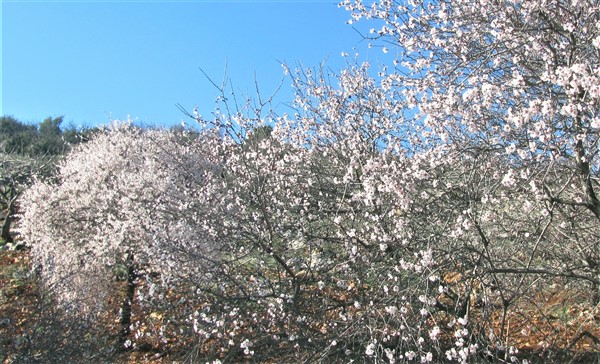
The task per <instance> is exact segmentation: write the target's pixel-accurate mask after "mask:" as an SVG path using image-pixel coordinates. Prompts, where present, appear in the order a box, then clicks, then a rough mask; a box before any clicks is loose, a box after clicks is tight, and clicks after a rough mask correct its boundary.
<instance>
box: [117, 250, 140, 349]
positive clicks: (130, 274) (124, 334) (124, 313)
mask: <svg viewBox="0 0 600 364" xmlns="http://www.w3.org/2000/svg"><path fill="white" fill-rule="evenodd" d="M126 265H127V291H126V294H125V299H123V304H122V305H121V320H120V323H121V332H120V333H119V339H118V343H117V345H118V348H117V349H119V350H128V349H130V348H129V347H127V346H126V343H127V340H128V339H129V335H130V334H131V305H132V303H133V299H134V296H135V288H136V279H137V274H136V267H135V261H134V259H133V253H131V252H130V253H128V254H127V261H126Z"/></svg>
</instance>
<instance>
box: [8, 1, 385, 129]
mask: <svg viewBox="0 0 600 364" xmlns="http://www.w3.org/2000/svg"><path fill="white" fill-rule="evenodd" d="M0 2H2V5H1V6H2V10H1V11H2V14H1V15H2V74H1V78H2V104H1V105H0V115H12V116H14V117H16V118H17V119H19V120H22V121H27V122H40V121H42V120H43V119H44V118H46V117H48V116H60V115H64V116H65V123H67V124H68V123H73V124H75V125H97V124H105V123H106V122H108V121H109V120H110V119H124V118H126V117H127V115H130V116H131V117H132V118H134V119H137V120H138V121H139V122H142V123H145V124H151V125H173V124H179V123H181V121H182V120H184V119H185V117H184V116H183V115H182V113H181V112H180V111H179V110H178V109H177V107H176V106H175V104H181V105H182V106H184V107H185V108H187V109H188V110H192V109H193V108H194V107H195V106H196V105H197V106H198V108H199V110H200V112H201V113H202V114H204V115H208V114H210V112H211V111H212V110H213V109H214V99H215V97H216V96H217V94H218V92H217V91H216V90H215V89H214V88H213V86H212V85H211V84H210V82H209V81H208V80H207V79H206V78H205V77H204V76H203V74H202V72H201V71H200V68H202V69H203V70H204V71H205V72H206V73H207V74H208V75H210V76H211V77H212V78H213V79H215V80H217V81H221V80H222V78H223V75H224V69H225V65H227V68H228V71H227V75H228V77H229V78H230V79H231V80H232V81H233V84H234V86H235V89H236V90H237V92H238V93H239V94H240V95H244V94H245V95H252V93H253V90H254V74H256V78H257V80H258V82H259V85H260V89H261V90H262V92H263V93H271V92H272V91H274V90H275V88H276V86H277V85H278V84H279V83H280V81H281V80H282V78H283V72H282V67H281V66H280V63H279V62H278V61H284V62H287V63H288V64H290V65H296V64H298V63H302V64H303V65H305V66H317V65H318V64H319V63H320V62H322V61H324V60H326V64H327V65H328V66H329V67H331V68H332V69H334V70H337V69H340V68H341V67H342V66H343V65H344V63H345V60H344V59H343V58H342V57H341V53H342V51H346V52H349V53H350V54H353V53H354V51H353V48H357V49H360V52H361V58H365V59H367V58H368V57H369V53H371V56H372V57H377V56H376V55H375V54H376V53H377V54H378V55H379V54H381V51H380V50H379V51H377V50H376V49H367V47H366V44H365V42H364V41H362V38H361V37H360V36H359V34H358V33H357V32H356V31H355V30H354V29H353V28H352V26H350V25H348V24H346V21H347V20H348V19H349V17H350V14H349V13H347V12H346V11H345V10H344V9H341V8H338V7H337V2H336V1H335V0H334V1H328V0H314V1H310V0H306V1H256V0H254V1H250V0H248V1H202V0H195V1H193V0H189V1H168V0H164V1H108V0H96V1H86V0H79V1H53V0H46V1H27V0H0ZM369 26H370V25H369V24H366V25H365V27H366V28H368V27H369ZM366 28H365V29H366ZM374 63H375V62H374ZM289 83H290V81H289V80H286V81H285V84H284V89H283V90H282V91H281V93H280V94H279V97H278V102H281V103H285V102H288V101H290V100H291V92H290V87H289ZM277 110H278V111H280V112H284V111H289V110H287V109H286V108H285V107H284V106H282V105H280V106H279V107H278V109H277Z"/></svg>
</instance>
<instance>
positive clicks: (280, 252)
mask: <svg viewBox="0 0 600 364" xmlns="http://www.w3.org/2000/svg"><path fill="white" fill-rule="evenodd" d="M341 6H343V7H345V8H346V9H347V10H348V11H350V12H351V14H352V19H353V21H363V20H365V19H366V20H369V21H372V22H373V23H374V24H377V25H378V28H375V29H373V30H372V32H371V34H370V35H366V37H367V38H370V41H371V42H372V43H373V45H374V46H375V47H377V46H380V45H384V46H385V50H386V51H387V53H389V54H395V55H396V59H395V61H394V62H393V64H390V65H387V66H385V65H382V67H381V70H380V72H379V73H378V74H377V75H375V74H374V72H373V69H372V67H371V66H370V65H369V64H367V63H362V64H360V63H358V62H351V61H350V62H349V63H348V67H347V68H346V69H345V70H343V71H341V72H340V73H339V74H331V73H327V72H325V71H324V70H323V69H295V70H293V69H289V68H287V67H286V72H287V73H288V74H289V77H290V78H291V80H292V83H293V87H294V89H295V91H296V94H295V95H296V98H295V100H294V103H293V105H292V106H293V110H294V112H293V113H290V114H283V115H276V114H274V113H273V112H271V111H270V110H268V108H269V107H270V106H271V105H270V102H269V101H268V100H267V101H263V100H262V99H261V98H260V97H258V98H257V101H256V102H252V101H249V102H247V103H245V104H243V105H241V104H237V103H236V102H235V101H232V102H230V101H228V100H227V98H225V94H226V92H227V90H226V89H225V87H223V88H222V89H221V92H222V93H223V97H222V98H221V99H220V102H219V104H218V107H217V110H216V111H215V113H214V115H213V117H211V118H210V119H207V118H202V117H201V116H199V115H190V116H192V117H194V118H195V119H196V121H197V122H198V123H199V126H200V128H201V130H202V133H200V134H197V133H188V134H184V135H176V134H172V133H167V132H158V131H144V132H141V131H139V130H135V129H131V128H130V127H118V128H116V129H114V130H112V131H110V132H107V133H106V134H104V135H102V136H100V137H98V138H97V139H95V140H94V141H92V142H91V143H90V144H88V145H86V146H85V147H82V148H81V149H79V150H78V151H76V152H74V153H73V154H71V156H70V157H69V158H68V160H67V162H66V163H65V164H64V165H63V167H62V168H61V171H60V174H59V176H58V177H57V181H56V183H52V184H49V183H38V184H36V185H35V186H34V187H33V188H32V189H31V191H30V192H29V194H28V195H27V200H26V201H27V202H24V206H26V207H25V212H24V215H23V218H22V221H21V232H22V234H23V235H24V236H27V239H28V241H29V242H30V244H31V245H32V252H33V254H34V256H35V257H36V259H37V262H38V263H39V264H40V266H41V274H42V276H43V277H44V278H45V280H46V282H47V283H48V285H49V287H52V288H53V289H54V290H55V291H56V293H57V294H58V295H59V296H60V297H62V298H63V299H64V300H65V302H69V303H70V304H73V303H74V302H79V301H82V302H83V303H84V307H88V308H93V307H95V305H96V304H98V303H99V302H101V300H100V299H99V298H100V297H101V296H102V295H101V294H100V293H106V288H105V287H106V286H103V285H102V284H100V282H104V281H106V280H107V279H110V277H111V275H110V274H109V273H110V271H111V269H113V268H114V267H115V264H121V265H123V264H124V266H126V267H133V268H134V269H133V271H132V272H133V274H129V275H128V277H130V278H137V280H136V279H132V281H131V284H130V287H132V289H133V288H136V287H137V286H136V285H137V284H138V283H139V282H140V281H142V280H143V281H144V287H145V288H147V290H145V291H143V292H142V291H140V294H139V295H138V297H137V301H136V302H140V304H141V305H146V306H145V307H148V309H149V310H150V311H159V310H160V309H161V307H162V306H161V305H162V304H164V302H163V298H164V297H165V294H166V293H168V292H169V291H172V290H173V289H175V288H174V287H178V288H182V287H185V288H186V289H188V290H187V291H186V293H185V295H184V297H182V298H181V303H182V304H180V305H179V310H180V311H181V310H183V311H184V312H183V315H184V316H186V325H187V328H186V329H187V330H189V332H193V335H195V337H196V339H197V340H198V341H197V352H198V353H200V354H201V356H202V358H203V359H205V360H213V359H214V360H222V361H235V360H241V358H243V357H246V358H252V360H256V361H261V360H267V359H268V358H273V357H277V358H280V359H281V361H300V360H302V361H306V362H313V361H316V362H318V361H325V360H340V361H350V360H374V361H380V362H388V363H397V362H410V361H420V362H439V361H445V360H448V361H458V362H469V361H472V362H477V361H480V360H482V358H484V357H485V358H498V359H500V360H504V361H510V360H516V358H514V354H515V350H514V349H513V348H511V340H513V339H515V338H514V337H512V336H511V335H508V334H507V333H509V332H511V331H510V330H509V329H511V328H509V327H508V322H509V321H508V320H509V317H510V315H511V313H514V312H517V310H518V309H519V308H520V307H522V305H523V304H530V305H535V304H536V303H537V301H539V300H542V299H543V298H544V297H545V296H544V294H545V291H547V289H548V287H551V286H552V287H555V286H556V285H557V284H561V285H562V286H563V287H565V289H573V291H576V290H577V289H579V291H580V292H581V291H582V290H583V289H581V288H578V287H579V286H585V287H591V290H589V292H591V294H589V295H588V296H589V297H588V298H589V302H590V307H591V308H593V307H595V305H596V304H597V303H598V297H599V292H600V291H599V290H600V288H599V285H600V270H599V269H600V268H599V267H600V265H599V263H600V255H599V253H600V252H599V251H598V247H597V241H598V233H597V231H598V224H599V222H600V218H599V216H600V202H599V201H598V197H597V195H596V193H597V189H598V184H597V178H598V155H597V154H598V129H599V128H600V115H598V114H599V111H598V107H599V98H600V89H599V85H600V79H599V78H600V75H599V73H600V61H599V58H600V57H599V53H600V31H599V29H598V25H597V24H598V23H599V21H600V19H599V17H600V9H599V5H598V4H597V2H595V1H560V0H559V1H542V0H531V1H483V0H480V1H475V0H471V1H466V0H465V1H462V0H459V1H376V2H374V3H372V4H365V3H363V2H361V1H350V0H348V1H344V2H343V3H342V4H341ZM361 19H362V20H361ZM39 219H42V220H39ZM38 221H40V222H41V223H40V222H38ZM72 287H77V289H76V290H74V289H72ZM91 290H95V291H94V292H92V291H91ZM131 292H132V293H131V294H130V295H129V296H128V298H127V300H126V302H131V301H132V300H133V299H134V296H133V292H134V291H131ZM74 300H75V301H74ZM183 303H185V304H183ZM126 306H127V305H124V308H126ZM186 310H187V311H186ZM125 321H126V320H125ZM123 324H124V330H123V333H122V334H123V335H122V338H123V339H126V340H131V341H133V343H132V345H135V340H136V339H137V338H138V335H137V333H134V332H130V331H129V329H128V327H129V326H128V325H127V322H123ZM179 329H181V328H179ZM140 335H141V334H140ZM158 335H160V333H158ZM590 335H591V334H590Z"/></svg>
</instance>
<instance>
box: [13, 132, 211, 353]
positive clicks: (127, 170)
mask: <svg viewBox="0 0 600 364" xmlns="http://www.w3.org/2000/svg"><path fill="white" fill-rule="evenodd" d="M190 140H191V141H185V140H184V139H182V138H181V137H180V136H177V135H176V134H174V133H169V132H166V131H142V130H139V129H136V128H135V127H132V126H129V125H127V124H119V123H115V124H114V125H113V126H112V127H111V128H110V129H108V130H107V131H105V132H104V133H102V134H100V135H97V136H96V137H95V138H94V139H93V140H92V141H90V142H88V143H86V144H84V145H81V146H79V147H78V148H77V149H76V150H74V151H73V152H72V153H70V154H69V156H68V157H67V158H66V160H65V161H64V162H63V163H61V164H60V166H59V172H58V174H57V176H56V177H55V179H54V180H51V181H41V180H39V181H37V182H36V183H35V184H34V185H33V186H32V187H31V188H30V189H29V190H28V191H27V193H26V194H25V195H24V196H23V206H24V211H23V214H22V216H21V219H20V228H19V231H20V233H21V234H22V236H23V238H24V239H25V240H26V241H27V242H28V243H29V244H30V246H31V249H32V255H33V257H34V262H35V263H34V264H35V265H36V266H38V267H39V269H40V272H41V276H42V278H43V281H44V283H45V284H46V286H47V287H48V288H49V289H50V290H51V291H52V292H54V293H55V294H56V295H57V297H58V298H59V300H60V302H62V303H63V304H64V306H65V308H67V309H68V310H69V311H71V312H73V313H76V314H79V315H81V314H82V313H84V314H98V313H101V312H102V310H103V308H104V304H105V303H106V297H107V295H108V294H109V293H110V289H111V288H110V287H111V285H110V281H111V280H113V279H114V276H115V271H117V270H118V268H119V267H121V270H122V271H124V272H122V273H121V275H123V276H124V278H125V279H126V281H127V289H126V290H127V291H126V295H125V296H126V297H125V299H124V301H123V305H122V308H121V318H120V322H121V334H120V340H119V345H124V344H125V342H126V341H127V340H128V339H129V333H130V325H131V305H132V303H133V300H134V296H135V290H136V286H137V284H138V282H139V279H140V278H147V279H148V278H149V276H148V275H145V273H152V274H158V275H159V276H160V277H161V278H162V279H163V280H169V279H171V278H175V277H178V276H180V275H183V274H184V272H185V273H186V274H191V272H194V274H198V275H199V273H198V272H199V271H200V270H201V269H202V268H201V267H198V266H197V263H198V262H197V260H195V261H194V265H190V264H188V262H189V257H187V256H186V255H185V254H182V253H181V252H182V251H184V252H185V251H188V249H189V250H191V251H198V250H200V251H201V252H202V253H201V254H203V256H205V257H210V255H211V252H212V251H213V250H216V247H215V246H210V244H209V241H210V240H208V239H207V238H206V233H205V232H203V231H201V230H202V227H203V225H202V224H201V221H200V220H199V212H200V211H199V210H196V209H194V207H195V204H196V202H197V199H196V197H195V196H197V195H196V193H197V190H200V188H198V189H196V187H197V186H198V185H200V184H201V182H202V180H203V179H204V176H205V174H210V173H212V172H213V171H214V168H213V167H211V163H210V162H209V161H208V160H206V159H204V158H203V153H202V152H201V148H199V144H197V143H196V142H197V140H198V139H190Z"/></svg>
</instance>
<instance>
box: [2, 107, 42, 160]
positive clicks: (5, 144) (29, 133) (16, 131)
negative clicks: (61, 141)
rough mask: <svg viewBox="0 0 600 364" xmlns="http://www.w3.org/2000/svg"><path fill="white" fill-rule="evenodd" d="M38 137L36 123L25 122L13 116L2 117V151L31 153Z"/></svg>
mask: <svg viewBox="0 0 600 364" xmlns="http://www.w3.org/2000/svg"><path fill="white" fill-rule="evenodd" d="M36 139H37V129H36V127H35V125H30V124H26V123H23V122H21V121H19V120H17V119H16V118H15V117H13V116H2V117H0V151H3V152H5V153H16V154H30V150H31V146H32V143H33V142H34V141H35V140H36Z"/></svg>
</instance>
